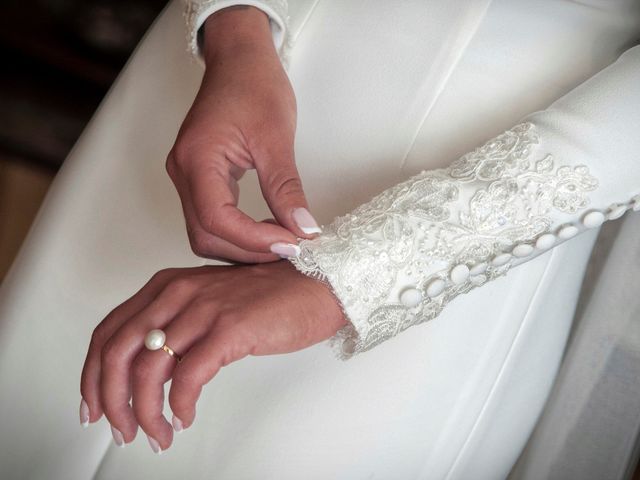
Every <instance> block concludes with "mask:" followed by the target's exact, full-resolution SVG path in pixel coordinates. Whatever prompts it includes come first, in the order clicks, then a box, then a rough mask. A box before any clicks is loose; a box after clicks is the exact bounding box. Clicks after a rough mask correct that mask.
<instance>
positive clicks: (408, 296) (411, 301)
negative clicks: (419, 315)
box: [400, 287, 422, 308]
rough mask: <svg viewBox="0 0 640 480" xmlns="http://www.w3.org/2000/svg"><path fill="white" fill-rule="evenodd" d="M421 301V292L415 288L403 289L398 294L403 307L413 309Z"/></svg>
mask: <svg viewBox="0 0 640 480" xmlns="http://www.w3.org/2000/svg"><path fill="white" fill-rule="evenodd" d="M421 300H422V292H421V291H420V290H418V289H417V288H415V287H409V288H405V289H404V290H403V291H402V292H400V301H401V302H402V304H403V305H405V306H406V307H409V308H413V307H415V306H416V305H418V304H419V303H420V301H421Z"/></svg>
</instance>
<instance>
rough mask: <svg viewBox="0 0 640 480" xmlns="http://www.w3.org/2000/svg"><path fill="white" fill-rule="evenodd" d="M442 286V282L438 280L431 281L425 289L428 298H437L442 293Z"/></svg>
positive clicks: (443, 284)
mask: <svg viewBox="0 0 640 480" xmlns="http://www.w3.org/2000/svg"><path fill="white" fill-rule="evenodd" d="M444 286H445V283H444V280H442V279H440V278H436V279H435V280H432V281H431V283H429V286H428V287H427V295H429V296H430V297H437V296H438V295H440V294H441V293H442V292H443V291H444Z"/></svg>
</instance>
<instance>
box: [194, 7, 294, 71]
mask: <svg viewBox="0 0 640 480" xmlns="http://www.w3.org/2000/svg"><path fill="white" fill-rule="evenodd" d="M183 2H184V5H185V9H184V18H185V21H186V23H187V44H188V45H189V51H190V52H191V54H192V55H193V56H194V57H196V58H198V56H199V55H200V45H199V40H198V30H199V28H198V26H199V20H201V18H200V17H201V16H202V15H203V14H204V13H205V11H212V10H211V9H215V7H216V4H222V3H224V4H225V6H228V4H229V2H227V1H223V0H183ZM232 3H234V2H232ZM235 3H237V4H238V5H242V4H243V2H242V1H238V2H235ZM252 3H255V4H260V5H264V6H265V7H267V8H269V9H271V11H273V12H274V13H275V14H276V15H277V16H278V17H279V19H280V20H281V21H282V22H283V23H284V32H282V33H283V35H284V39H283V42H282V46H281V47H280V49H279V50H278V55H280V59H281V60H282V62H283V64H284V65H285V66H286V65H287V62H288V55H289V50H290V49H291V38H290V35H289V28H288V23H289V16H288V13H287V12H288V5H287V0H259V1H257V2H252ZM271 21H272V22H273V19H272V20H271Z"/></svg>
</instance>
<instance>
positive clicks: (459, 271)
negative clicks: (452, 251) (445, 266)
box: [449, 263, 469, 285]
mask: <svg viewBox="0 0 640 480" xmlns="http://www.w3.org/2000/svg"><path fill="white" fill-rule="evenodd" d="M449 278H451V281H452V282H453V283H455V284H457V285H459V284H461V283H464V282H465V281H466V280H467V278H469V267H467V266H466V265H465V264H463V263H461V264H460V265H456V266H455V267H453V268H452V269H451V273H449Z"/></svg>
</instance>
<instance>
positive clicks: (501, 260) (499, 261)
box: [491, 253, 511, 267]
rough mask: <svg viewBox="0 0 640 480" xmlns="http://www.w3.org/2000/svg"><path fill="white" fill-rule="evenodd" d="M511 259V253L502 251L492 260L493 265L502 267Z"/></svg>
mask: <svg viewBox="0 0 640 480" xmlns="http://www.w3.org/2000/svg"><path fill="white" fill-rule="evenodd" d="M510 259H511V254H510V253H500V254H499V255H496V256H495V257H493V260H491V265H493V266H495V267H500V266H502V265H504V264H505V263H507V262H508V261H509V260H510Z"/></svg>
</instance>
